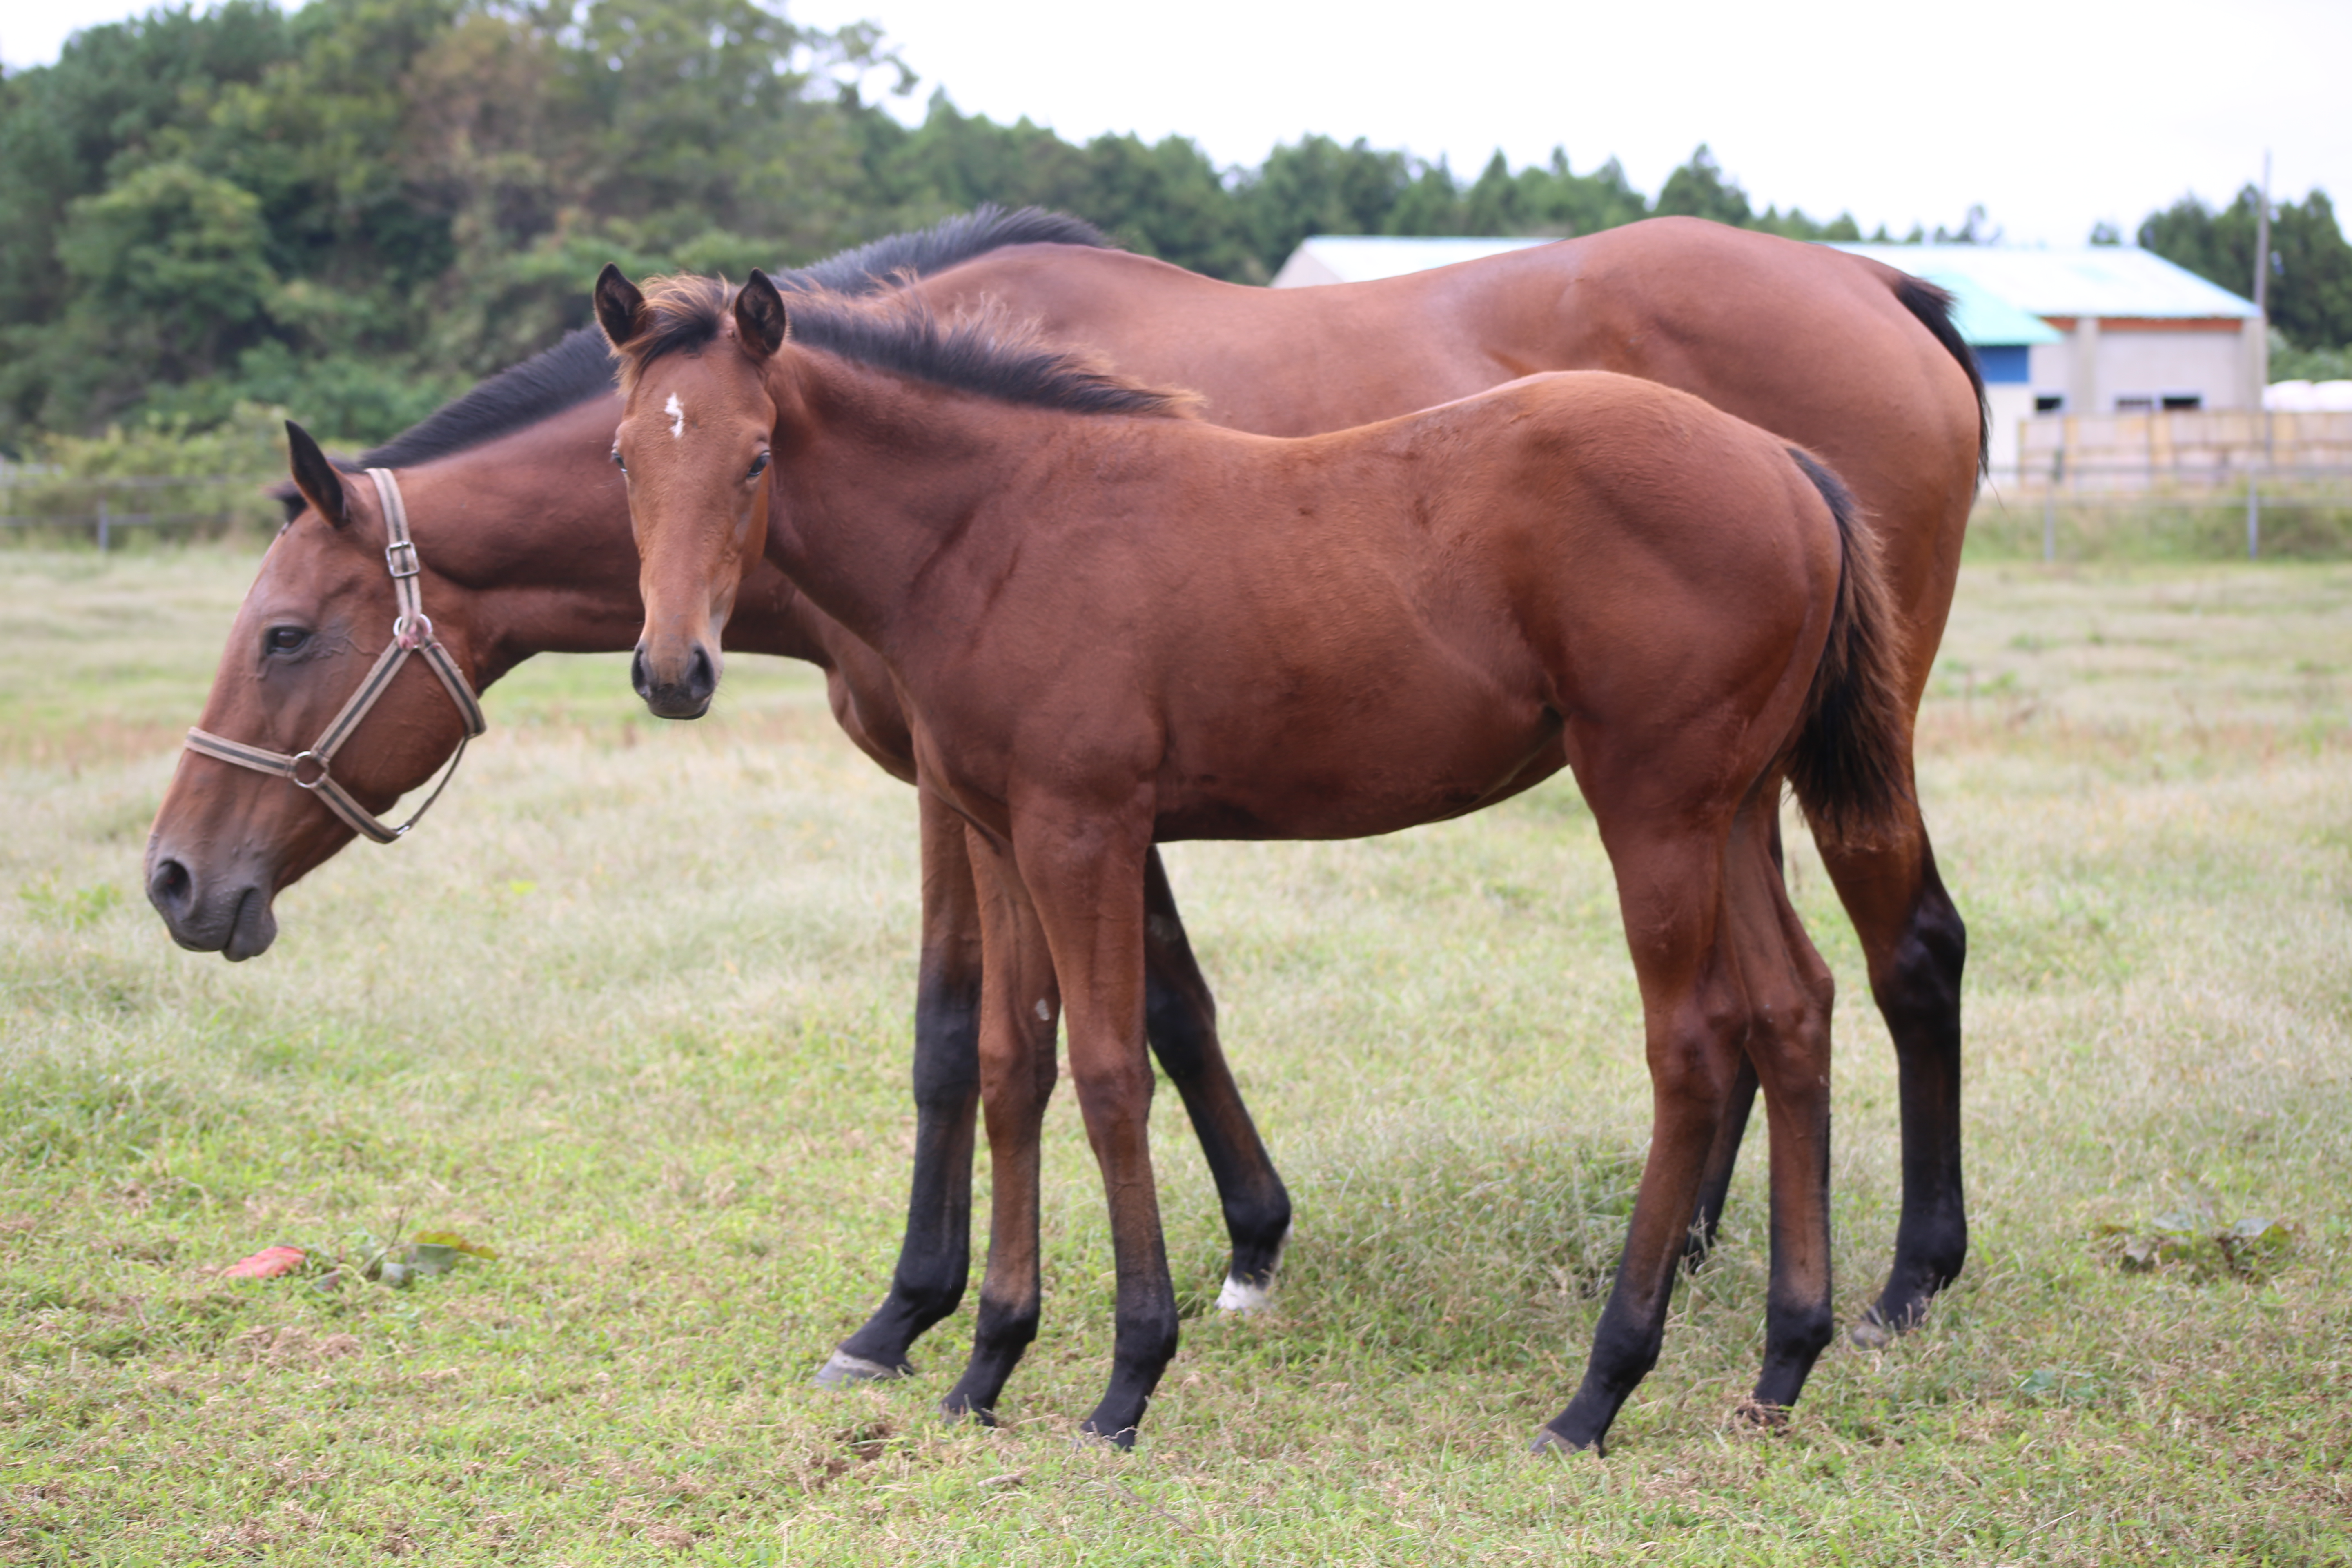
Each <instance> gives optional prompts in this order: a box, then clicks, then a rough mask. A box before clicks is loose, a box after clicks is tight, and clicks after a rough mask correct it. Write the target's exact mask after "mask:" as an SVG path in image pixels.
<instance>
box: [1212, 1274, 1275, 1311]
mask: <svg viewBox="0 0 2352 1568" xmlns="http://www.w3.org/2000/svg"><path fill="white" fill-rule="evenodd" d="M1273 1305H1274V1291H1273V1290H1272V1289H1269V1288H1268V1287H1266V1286H1264V1285H1253V1284H1251V1283H1250V1282H1249V1281H1248V1280H1246V1279H1234V1277H1233V1276H1232V1275H1230V1274H1228V1275H1226V1276H1225V1288H1224V1289H1222V1290H1220V1291H1218V1292H1217V1310H1218V1311H1220V1312H1238V1313H1240V1314H1241V1315H1242V1316H1243V1317H1245V1318H1246V1317H1248V1316H1249V1315H1250V1314H1251V1313H1252V1312H1263V1311H1265V1310H1266V1309H1267V1308H1268V1307H1271V1306H1273Z"/></svg>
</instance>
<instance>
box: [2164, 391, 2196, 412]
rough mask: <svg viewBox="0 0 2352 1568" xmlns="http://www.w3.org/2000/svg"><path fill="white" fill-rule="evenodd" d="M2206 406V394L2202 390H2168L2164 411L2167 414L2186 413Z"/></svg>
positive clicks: (2165, 396)
mask: <svg viewBox="0 0 2352 1568" xmlns="http://www.w3.org/2000/svg"><path fill="white" fill-rule="evenodd" d="M2204 406H2205V395H2204V394H2203V393H2201V392H2168V393H2166V394H2165V395H2164V411H2165V412H2166V413H2167V414H2186V413H2189V412H2190V411H2191V410H2193V409H2199V408H2202V407H2204Z"/></svg>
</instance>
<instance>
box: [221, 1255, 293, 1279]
mask: <svg viewBox="0 0 2352 1568" xmlns="http://www.w3.org/2000/svg"><path fill="white" fill-rule="evenodd" d="M301 1267H302V1249H301V1248H300V1247H263V1248H262V1249H261V1250H260V1251H259V1252H257V1253H255V1254H254V1255H253V1256H252V1257H250V1258H239V1259H238V1260H237V1261H236V1262H235V1263H232V1264H230V1265H229V1266H228V1267H227V1268H224V1269H222V1270H221V1278H222V1279H277V1278H278V1276H279V1275H280V1274H291V1273H293V1272H294V1270H296V1269H297V1268H301Z"/></svg>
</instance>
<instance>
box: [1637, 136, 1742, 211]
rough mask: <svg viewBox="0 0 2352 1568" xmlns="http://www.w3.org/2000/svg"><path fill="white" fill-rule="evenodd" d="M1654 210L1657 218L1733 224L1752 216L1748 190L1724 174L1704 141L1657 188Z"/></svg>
mask: <svg viewBox="0 0 2352 1568" xmlns="http://www.w3.org/2000/svg"><path fill="white" fill-rule="evenodd" d="M1654 211H1655V212H1656V213H1657V215H1658V216H1660V217H1704V218H1712V219H1714V220H1715V221H1716V222H1717V223H1727V224H1731V225H1733V226H1745V225H1746V224H1747V223H1748V220H1749V218H1751V217H1752V216H1754V211H1753V209H1752V208H1750V207H1749V206H1748V193H1747V192H1746V191H1743V190H1741V189H1740V188H1739V184H1738V181H1736V180H1726V179H1725V178H1724V177H1723V166H1722V165H1721V164H1720V163H1717V162H1716V161H1715V154H1714V153H1711V152H1709V151H1708V150H1707V145H1706V142H1700V143H1699V144H1698V150H1697V151H1696V152H1695V153H1692V154H1691V155H1690V162H1689V163H1685V164H1683V165H1682V166H1681V167H1680V168H1678V169H1676V170H1675V171H1674V172H1673V173H1672V174H1668V175H1667V176H1666V183H1665V184H1664V185H1662V186H1660V187H1659V188H1658V202H1657V205H1656V207H1655V208H1654Z"/></svg>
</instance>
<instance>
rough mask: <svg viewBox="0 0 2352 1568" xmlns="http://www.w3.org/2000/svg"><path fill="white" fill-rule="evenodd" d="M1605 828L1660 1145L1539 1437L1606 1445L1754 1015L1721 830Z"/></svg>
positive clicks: (1637, 1373)
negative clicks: (1731, 935)
mask: <svg viewBox="0 0 2352 1568" xmlns="http://www.w3.org/2000/svg"><path fill="white" fill-rule="evenodd" d="M1590 794H1591V792H1590V791H1589V790H1588V795H1590ZM1596 815H1597V813H1596ZM1602 834H1603V837H1604V839H1605V840H1606V841H1607V842H1608V845H1609V851H1610V859H1611V861H1612V864H1613V866H1614V868H1615V869H1616V874H1617V892H1618V903H1619V906H1620V908H1621V910H1622V912H1623V916H1624V922H1625V933H1626V941H1627V944H1628V946H1629V947H1631V949H1632V950H1633V969H1634V973H1635V975H1636V977H1637V978H1638V979H1639V981H1640V983H1641V987H1642V1014H1643V1027H1644V1032H1645V1034H1646V1036H1647V1040H1648V1057H1649V1064H1650V1096H1651V1108H1652V1110H1651V1135H1650V1156H1649V1159H1648V1161H1647V1163H1645V1164H1644V1165H1643V1169H1642V1184H1641V1188H1640V1191H1639V1193H1638V1194H1637V1195H1636V1196H1635V1198H1634V1200H1633V1222H1632V1224H1631V1226H1629V1227H1628V1230H1627V1234H1626V1237H1625V1251H1624V1255H1623V1257H1622V1259H1621V1260H1620V1262H1619V1263H1618V1266H1617V1279H1616V1283H1615V1284H1614V1285H1613V1286H1612V1287H1611V1289H1610V1292H1609V1301H1608V1304H1607V1305H1606V1306H1605V1307H1603V1308H1602V1309H1601V1321H1600V1323H1599V1325H1598V1326H1597V1327H1596V1328H1595V1329H1594V1331H1593V1336H1592V1354H1591V1359H1590V1360H1589V1361H1588V1362H1587V1363H1586V1364H1585V1371H1584V1379H1583V1381H1582V1383H1580V1384H1579V1385H1578V1387H1577V1391H1576V1396H1575V1397H1574V1398H1573V1399H1571V1400H1570V1402H1569V1405H1568V1408H1567V1409H1565V1410H1563V1411H1561V1412H1560V1413H1559V1415H1556V1416H1554V1417H1552V1419H1551V1420H1550V1421H1549V1422H1547V1423H1545V1426H1544V1429H1543V1431H1542V1432H1541V1433H1540V1434H1538V1436H1537V1439H1536V1446H1537V1447H1539V1448H1541V1447H1565V1448H1587V1447H1590V1448H1599V1447H1601V1444H1602V1442H1603V1440H1604V1439H1605V1438H1606V1437H1607V1436H1608V1433H1609V1427H1610V1424H1611V1423H1612V1422H1613V1421H1614V1420H1616V1418H1617V1412H1618V1410H1619V1409H1620V1408H1621V1407H1622V1405H1624V1403H1625V1399H1626V1397H1627V1396H1628V1395H1629V1394H1632V1393H1633V1388H1634V1385H1635V1384H1639V1383H1640V1382H1641V1381H1642V1379H1643V1377H1644V1376H1646V1375H1648V1373H1649V1371H1650V1369H1651V1367H1653V1366H1654V1365H1655V1364H1657V1360H1658V1350H1659V1347H1660V1345H1661V1344H1662V1343H1663V1342H1664V1335H1665V1323H1666V1310H1667V1307H1668V1306H1669V1304H1670V1303H1671V1301H1672V1300H1673V1295H1674V1285H1675V1265H1676V1263H1677V1261H1678V1260H1679V1259H1680V1258H1681V1257H1682V1255H1683V1249H1684V1247H1685V1244H1686V1241H1687V1238H1688V1237H1689V1235H1690V1224H1691V1218H1692V1215H1694V1214H1695V1213H1696V1209H1697V1206H1698V1198H1699V1186H1700V1180H1701V1173H1702V1168H1703V1166H1704V1163H1705V1162H1706V1157H1707V1153H1708V1151H1709V1150H1710V1149H1711V1148H1712V1147H1713V1146H1714V1144H1715V1141H1716V1136H1717V1130H1718V1129H1719V1128H1720V1127H1721V1125H1722V1123H1723V1120H1724V1117H1725V1113H1726V1111H1727V1108H1728V1106H1729V1103H1730V1099H1731V1092H1732V1087H1733V1084H1734V1082H1735V1080H1736V1079H1737V1078H1738V1064H1739V1061H1740V1052H1741V1047H1742V1034H1743V1026H1744V1023H1745V1020H1746V1005H1745V1002H1744V999H1743V997H1742V995H1741V992H1740V986H1739V976H1738V973H1736V971H1735V970H1734V968H1733V961H1732V954H1731V952H1730V948H1729V944H1728V942H1727V941H1726V940H1725V932H1724V930H1723V926H1724V921H1725V913H1726V911H1725V910H1724V900H1723V847H1722V840H1721V837H1719V836H1718V834H1712V833H1704V832H1699V833H1693V832H1684V833H1681V834H1678V835H1677V834H1670V833H1663V832H1651V833H1646V834H1636V833H1633V832H1622V831H1621V832H1615V833H1612V832H1611V830H1610V827H1609V825H1608V824H1607V823H1606V822H1604V824H1603V827H1602Z"/></svg>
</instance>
